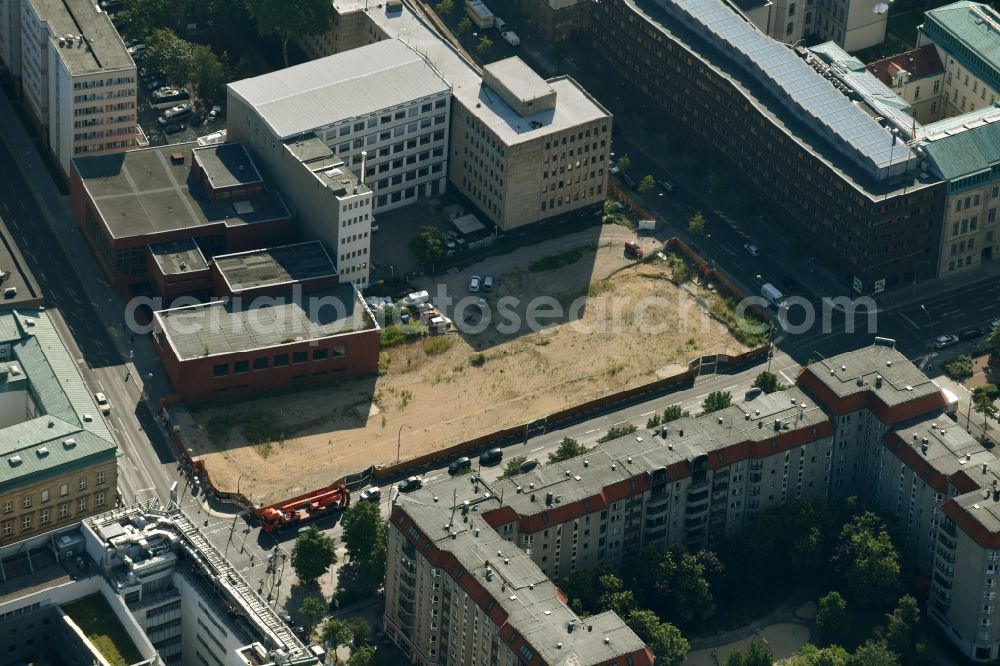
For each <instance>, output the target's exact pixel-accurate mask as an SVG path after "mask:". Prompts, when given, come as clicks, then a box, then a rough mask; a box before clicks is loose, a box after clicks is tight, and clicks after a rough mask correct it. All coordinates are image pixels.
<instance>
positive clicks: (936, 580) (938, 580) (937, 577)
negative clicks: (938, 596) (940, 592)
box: [934, 571, 951, 590]
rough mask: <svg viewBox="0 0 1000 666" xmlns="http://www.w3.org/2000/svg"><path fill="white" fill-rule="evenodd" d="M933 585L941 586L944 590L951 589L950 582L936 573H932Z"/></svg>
mask: <svg viewBox="0 0 1000 666" xmlns="http://www.w3.org/2000/svg"><path fill="white" fill-rule="evenodd" d="M934 584H935V585H939V586H941V587H942V588H943V589H945V590H950V589H951V581H950V580H948V579H946V578H945V577H944V576H942V575H941V574H939V573H938V572H937V571H935V572H934Z"/></svg>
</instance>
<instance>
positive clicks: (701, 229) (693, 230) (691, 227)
mask: <svg viewBox="0 0 1000 666" xmlns="http://www.w3.org/2000/svg"><path fill="white" fill-rule="evenodd" d="M688 232H689V233H690V234H691V235H692V236H695V237H697V236H701V235H703V234H704V233H705V216H704V215H702V214H701V212H700V211H699V212H697V213H695V214H694V215H692V216H691V219H690V220H688Z"/></svg>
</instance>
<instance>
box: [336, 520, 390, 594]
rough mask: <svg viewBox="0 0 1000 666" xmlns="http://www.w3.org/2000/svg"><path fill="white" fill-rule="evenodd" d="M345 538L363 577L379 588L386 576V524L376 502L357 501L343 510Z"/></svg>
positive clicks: (352, 560) (351, 555)
mask: <svg viewBox="0 0 1000 666" xmlns="http://www.w3.org/2000/svg"><path fill="white" fill-rule="evenodd" d="M342 524H343V528H344V534H343V540H344V547H345V548H346V549H347V554H348V555H349V556H350V558H351V562H356V563H357V564H358V566H359V573H360V576H361V578H362V580H363V581H364V582H365V583H366V584H367V585H368V586H369V587H371V588H373V589H377V588H378V587H380V586H381V584H382V581H383V580H384V579H385V558H386V528H385V521H384V520H382V514H381V512H380V511H379V507H378V504H376V503H375V502H358V503H356V504H354V505H353V506H352V507H351V508H350V509H348V510H347V511H345V512H344V518H343V522H342Z"/></svg>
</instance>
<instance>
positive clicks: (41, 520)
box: [38, 509, 49, 525]
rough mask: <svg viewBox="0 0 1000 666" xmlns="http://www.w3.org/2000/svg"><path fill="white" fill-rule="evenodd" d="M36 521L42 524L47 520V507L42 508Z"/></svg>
mask: <svg viewBox="0 0 1000 666" xmlns="http://www.w3.org/2000/svg"><path fill="white" fill-rule="evenodd" d="M38 522H40V523H41V524H42V525H44V524H46V523H47V522H49V510H48V509H42V516H41V519H40V520H39V521H38Z"/></svg>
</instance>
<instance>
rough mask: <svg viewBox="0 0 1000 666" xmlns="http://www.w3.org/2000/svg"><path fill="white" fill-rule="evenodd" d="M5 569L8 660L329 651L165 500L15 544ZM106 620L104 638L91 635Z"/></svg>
mask: <svg viewBox="0 0 1000 666" xmlns="http://www.w3.org/2000/svg"><path fill="white" fill-rule="evenodd" d="M0 561H3V562H4V573H5V576H4V585H3V587H2V589H0V617H2V618H3V622H4V632H3V635H2V636H0V652H2V653H3V655H4V659H5V660H6V661H5V662H4V663H43V662H44V663H60V664H67V665H70V666H78V665H79V666H88V665H90V664H107V663H126V664H132V665H134V666H175V665H182V664H183V665H185V666H186V665H188V664H209V665H211V666H317V665H318V664H320V663H322V662H321V660H320V659H319V657H322V656H324V654H325V650H323V649H322V648H318V647H314V648H310V647H307V646H306V645H303V643H302V641H300V640H299V639H298V637H296V636H295V634H294V633H293V632H292V630H291V628H290V627H288V626H287V625H286V624H285V623H284V622H283V621H282V620H281V619H280V618H279V617H278V616H277V614H276V613H275V612H274V611H273V610H272V609H271V606H270V605H269V604H268V603H267V602H265V601H264V600H263V599H261V597H260V595H259V594H258V593H257V592H255V591H254V589H252V588H251V586H250V584H249V582H248V581H247V580H246V579H244V577H243V574H242V573H241V572H240V571H239V570H237V569H236V568H234V567H233V566H232V565H231V564H230V563H229V562H227V561H226V559H225V557H224V555H223V553H220V552H219V551H218V550H217V549H216V548H215V547H214V546H213V545H212V544H211V543H209V542H208V540H207V539H206V538H205V536H204V535H203V534H202V533H201V532H200V531H199V529H198V527H197V526H196V525H195V523H194V522H192V521H191V520H190V519H188V517H187V516H186V515H185V514H183V513H182V512H180V511H178V510H177V509H176V508H174V507H170V508H162V507H160V506H159V505H158V504H157V503H155V501H154V502H153V503H150V502H146V503H144V506H143V507H141V508H138V507H131V508H122V509H116V510H114V511H102V512H100V513H99V514H98V515H93V516H90V517H88V518H86V519H85V520H83V522H82V523H81V522H80V521H79V520H77V521H76V522H75V524H72V525H64V526H63V527H62V528H61V529H59V530H58V531H57V532H53V533H51V534H48V535H42V536H33V537H30V538H26V539H25V540H23V541H19V542H18V543H15V544H11V545H8V546H5V547H3V548H0ZM95 616H96V617H95ZM98 622H99V624H100V627H101V628H102V631H101V632H100V633H102V634H103V635H102V639H103V642H98V641H91V640H90V639H89V638H88V634H89V633H90V632H88V631H86V630H85V629H88V628H91V627H92V626H93V625H94V624H95V623H98ZM112 655H114V656H112Z"/></svg>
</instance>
